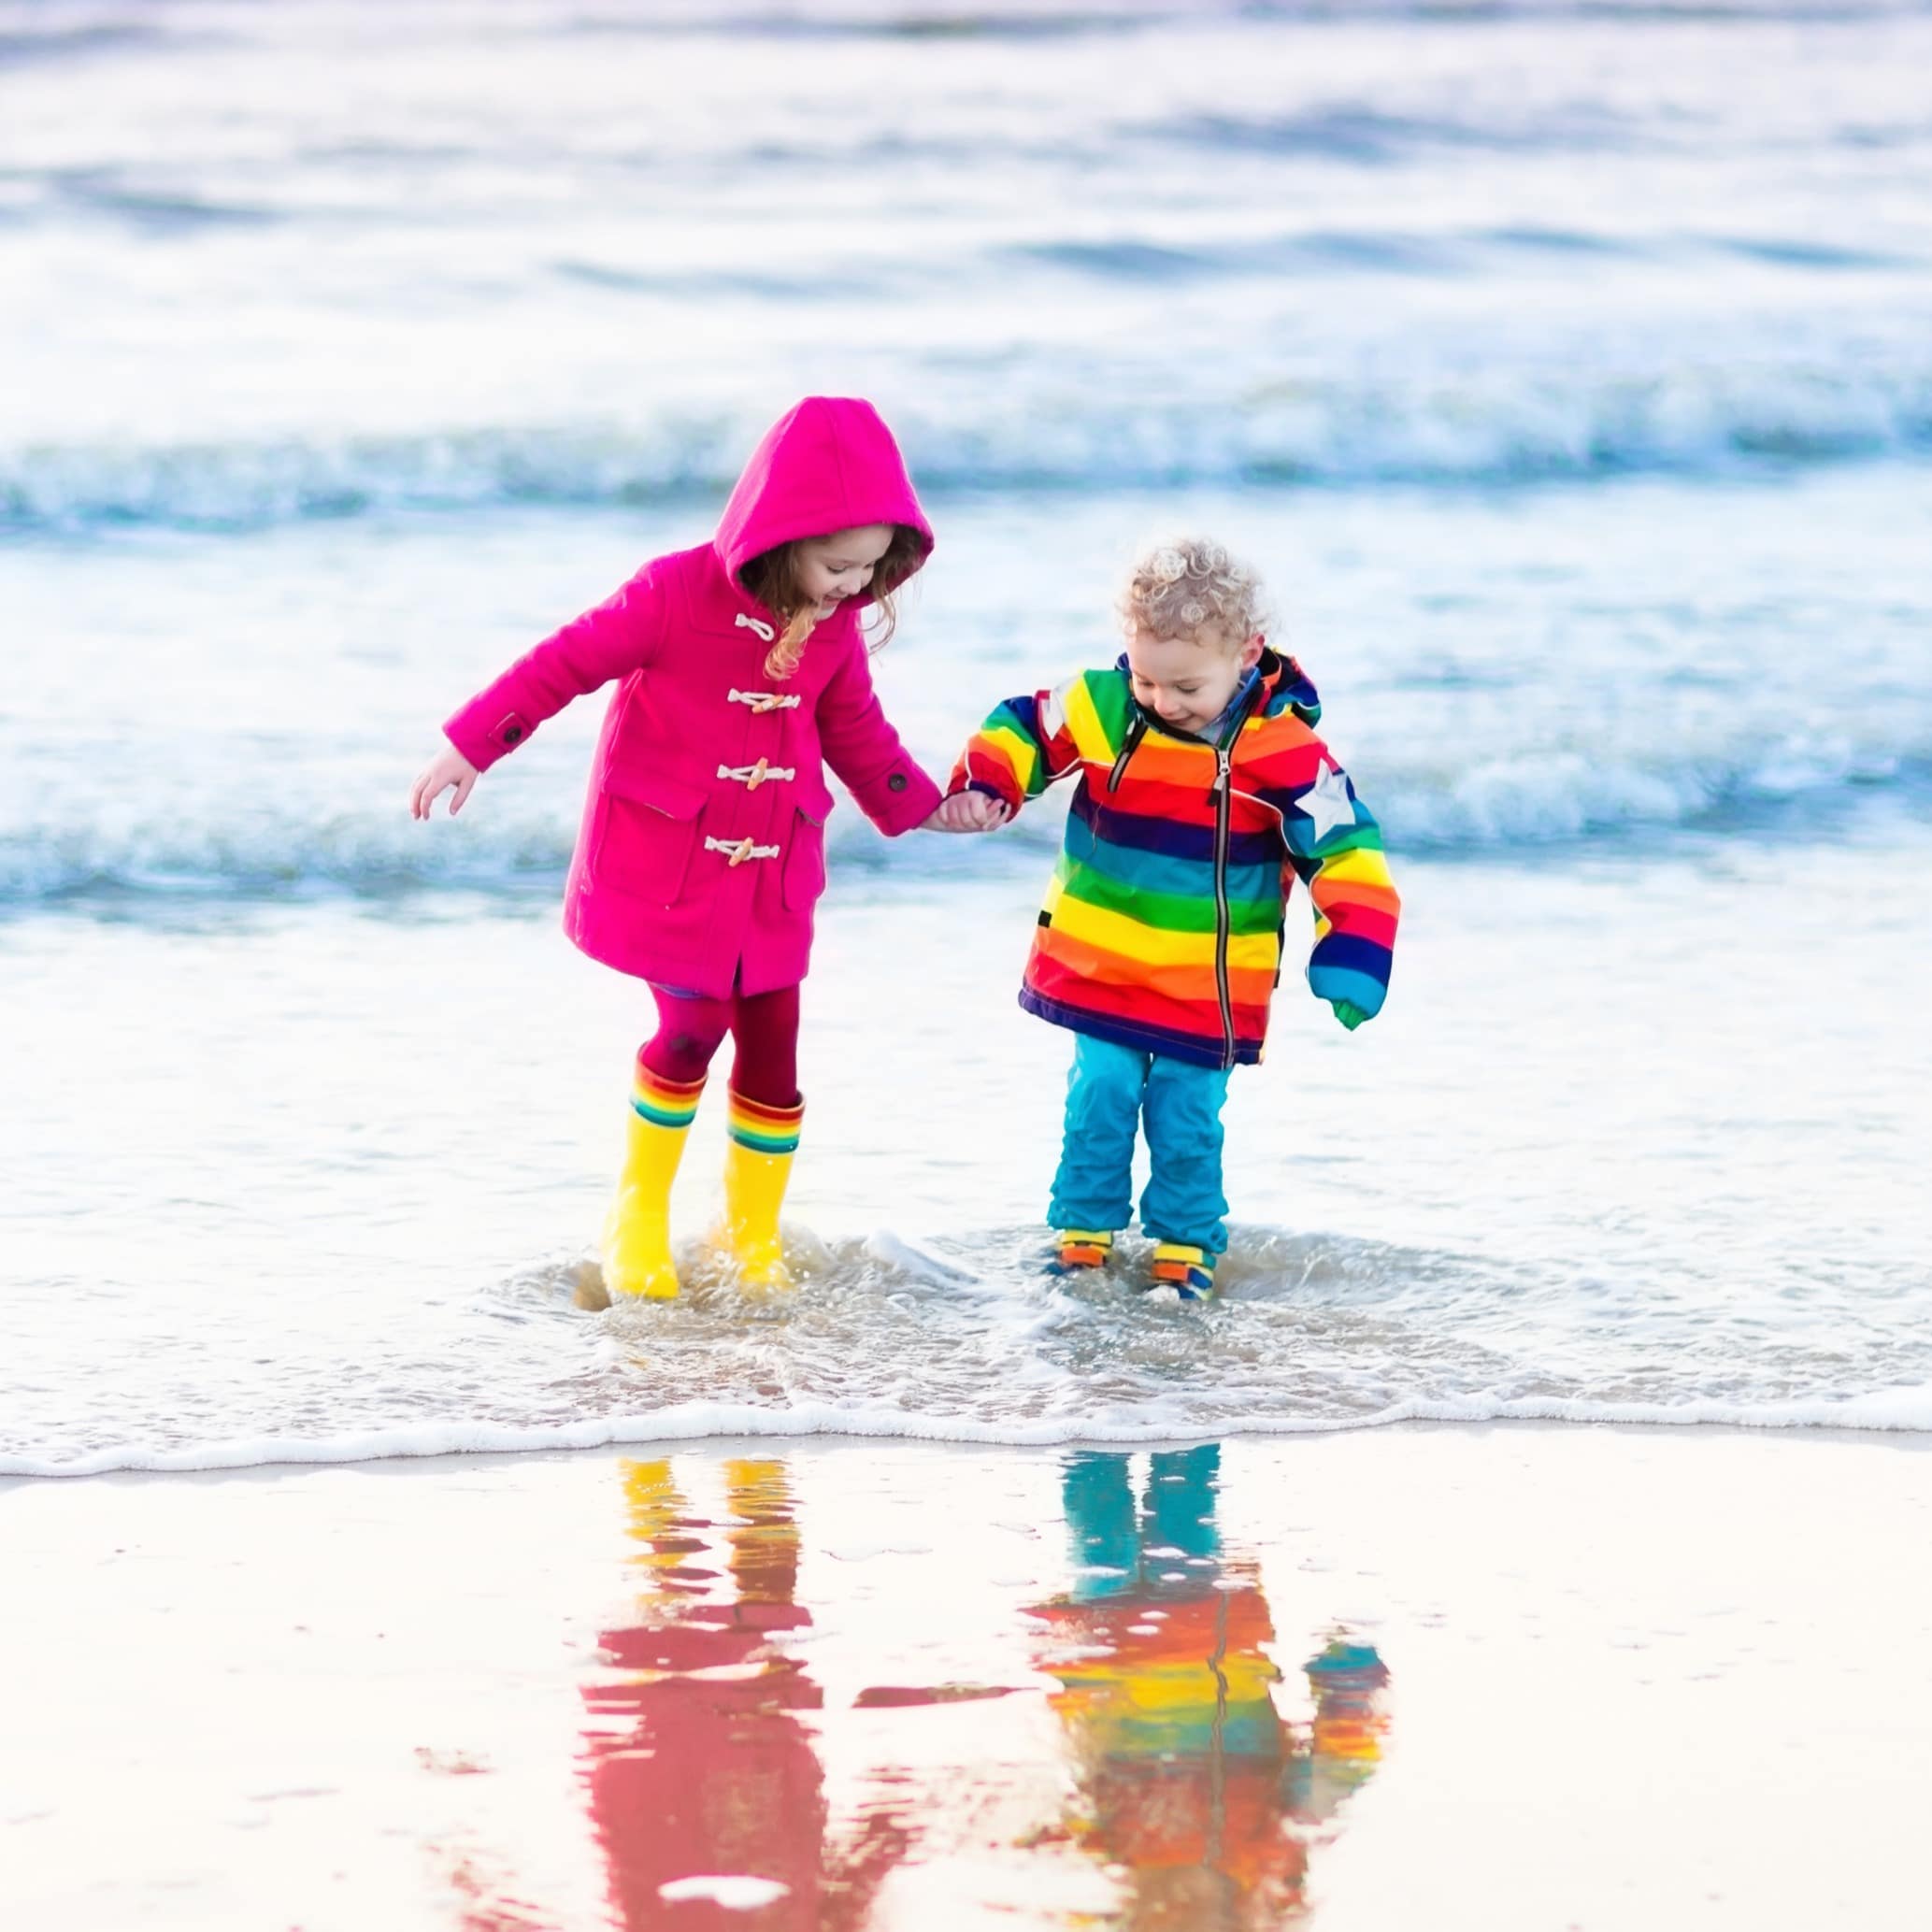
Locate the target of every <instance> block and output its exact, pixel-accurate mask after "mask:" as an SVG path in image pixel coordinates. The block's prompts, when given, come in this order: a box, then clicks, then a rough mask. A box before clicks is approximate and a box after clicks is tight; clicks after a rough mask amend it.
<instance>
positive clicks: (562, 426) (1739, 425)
mask: <svg viewBox="0 0 1932 1932" xmlns="http://www.w3.org/2000/svg"><path fill="white" fill-rule="evenodd" d="M1116 252H1117V251H1116ZM1143 265H1144V263H1143V262H1142V260H1141V257H1139V256H1138V255H1136V254H1134V253H1132V252H1131V251H1130V252H1129V253H1128V254H1126V255H1121V256H1119V258H1118V260H1117V261H1116V263H1115V267H1114V272H1118V273H1122V274H1129V275H1131V274H1135V273H1138V272H1140V268H1141V266H1143ZM894 421H895V423H896V424H897V426H898V427H899V429H900V430H901V433H902V436H903V440H904V442H905V444H906V447H907V450H908V454H909V458H910V461H911V463H912V465H913V468H914V471H915V473H916V475H917V476H918V478H919V480H920V482H921V484H922V486H923V488H925V489H927V490H929V491H932V492H935V493H937V494H944V493H946V492H948V491H963V490H974V491H984V490H1079V491H1088V490H1096V489H1109V488H1114V489H1120V488H1125V489H1132V488H1153V487H1163V488H1167V487H1174V486H1177V485H1189V486H1198V485H1215V484H1220V485H1230V486H1232V485H1246V486H1292V485H1303V486H1320V487H1327V488H1343V489H1346V488H1350V487H1371V486H1377V485H1384V484H1390V483H1406V484H1412V485H1417V486H1424V487H1427V486H1440V487H1471V486H1474V487H1494V486H1498V485H1501V486H1510V485H1526V484H1533V483H1542V482H1551V481H1563V480H1572V481H1574V480H1588V479H1597V478H1604V477H1612V476H1623V475H1630V474H1641V473H1672V474H1682V475H1692V476H1713V477H1715V476H1722V475H1724V474H1725V473H1727V472H1736V471H1739V470H1743V469H1749V468H1751V467H1753V466H1761V465H1764V464H1765V463H1767V462H1775V463H1777V464H1780V465H1801V464H1819V463H1827V462H1843V461H1848V460H1853V459H1858V458H1865V459H1885V458H1898V457H1916V456H1920V455H1923V454H1925V452H1926V451H1932V360H1928V361H1926V362H1925V363H1924V364H1921V365H1913V366H1904V367H1901V366H1896V365H1895V366H1890V367H1888V366H1886V365H1885V364H1884V363H1883V362H1882V360H1881V359H1880V358H1879V357H1877V356H1876V355H1874V356H1871V357H1869V358H1868V359H1866V360H1865V361H1864V362H1862V363H1847V364H1846V365H1842V366H1839V365H1831V364H1825V363H1818V362H1810V361H1796V360H1794V361H1787V362H1785V363H1784V364H1783V365H1776V364H1770V363H1765V362H1760V363H1758V364H1757V365H1744V366H1719V365H1714V364H1713V365H1709V366H1701V365H1700V366H1685V367H1679V368H1676V369H1674V370H1657V371H1653V372H1645V371H1643V370H1642V369H1640V368H1639V369H1636V370H1633V371H1631V372H1629V373H1626V374H1619V375H1600V376H1596V377H1594V378H1593V377H1591V376H1588V375H1583V376H1577V377H1569V378H1566V377H1563V376H1560V375H1558V374H1555V373H1551V374H1548V375H1519V376H1514V377H1512V376H1510V375H1509V374H1506V373H1501V372H1498V373H1496V375H1494V376H1489V377H1483V376H1471V377H1468V378H1465V379H1447V378H1443V379H1431V378H1429V377H1426V376H1421V375H1418V376H1414V377H1407V378H1393V377H1392V378H1390V379H1386V380H1381V381H1370V380H1360V379H1337V380H1327V381H1324V380H1321V379H1313V378H1309V379H1279V380H1269V381H1260V382H1256V383H1253V384H1252V385H1251V386H1249V387H1247V388H1246V389H1243V390H1240V391H1238V392H1236V393H1234V394H1229V395H1227V396H1226V397H1224V398H1223V399H1221V400H1219V401H1212V402H1210V401H1207V400H1198V399H1197V400H1195V401H1194V402H1191V403H1187V404H1178V403H1177V404H1173V405H1156V404H1151V403H1150V404H1144V405H1136V404H1132V403H1118V404H1108V403H1100V404H1097V405H1096V404H1095V401H1094V399H1093V398H1092V396H1091V395H1090V396H1084V397H1082V398H1081V399H1080V402H1079V403H1078V404H1075V403H1072V402H1066V401H1055V400H1054V399H1053V398H1052V397H1051V396H1038V395H1018V394H1016V395H1015V396H1014V397H1013V398H1012V399H1011V400H1009V402H1007V403H1005V404H1003V405H1002V406H1000V407H998V408H981V409H980V412H979V413H977V414H976V415H975V416H974V417H973V418H972V419H971V420H968V421H962V422H951V421H947V420H945V419H944V418H941V417H938V416H936V415H934V414H933V413H931V411H930V409H927V410H925V411H922V409H921V408H920V407H919V406H918V405H917V404H914V405H912V406H911V407H909V408H904V409H898V408H895V409H894ZM760 427H762V424H760V423H756V422H751V420H749V419H747V420H745V421H743V422H740V421H738V420H737V418H736V417H735V416H734V415H733V414H732V413H731V412H729V411H725V410H720V411H717V412H713V413H708V414H704V415H694V416H665V417H664V418H662V419H659V420H655V421H649V422H637V423H630V424H625V423H621V422H578V423H556V424H542V423H536V424H528V425H501V426H479V427H473V428H464V429H451V430H448V431H445V432H438V433H433V434H418V435H394V436H377V435H365V436H341V437H329V436H320V435H310V436H287V437H279V438H262V439H236V440H230V441H221V442H207V443H139V442H129V443H122V444H114V443H106V442H92V443H80V442H75V443H41V444H36V445H26V446H20V445H16V446H14V447H12V448H5V447H0V533H10V534H12V535H14V536H30V537H31V536H35V535H38V534H50V535H57V534H69V533H83V532H86V531H90V530H100V529H111V528H114V527H118V526H127V525H136V526H140V525H160V526H164V527H175V528H183V529H192V530H214V531H220V530H238V529H248V528H254V527H259V526H262V525H266V524H274V523H279V522H292V521H299V520H305V519H321V518H344V517H355V516H362V515H368V514H372V513H381V512H385V511H394V510H407V509H412V508H434V509H475V508H492V507H500V506H509V505H551V506H557V507H576V506H595V505H622V504H632V503H651V502H659V501H667V500H676V499H680V498H686V497H689V496H692V495H694V494H707V495H721V494H723V492H725V491H726V490H728V489H729V487H730V485H731V483H732V481H733V480H734V479H735V478H736V476H737V468H738V465H739V464H740V463H741V462H742V461H743V459H744V453H745V451H746V450H747V449H749V448H750V447H751V444H752V443H753V442H754V441H755V440H756V436H757V433H758V430H759V429H760Z"/></svg>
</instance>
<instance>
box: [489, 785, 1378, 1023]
mask: <svg viewBox="0 0 1932 1932" xmlns="http://www.w3.org/2000/svg"><path fill="white" fill-rule="evenodd" d="M452 809H453V808H452ZM1330 1004H1331V1005H1332V1006H1333V1007H1334V1008H1335V1017H1336V1018H1337V1019H1338V1020H1339V1021H1340V1022H1341V1023H1342V1024H1343V1025H1344V1026H1346V1027H1347V1028H1348V1029H1349V1031H1350V1032H1351V1033H1352V1032H1354V1030H1355V1028H1356V1027H1358V1026H1359V1025H1361V1023H1363V1021H1365V1020H1366V1019H1367V1017H1368V1015H1367V1013H1365V1012H1364V1011H1363V1010H1362V1009H1361V1008H1360V1007H1358V1006H1357V1005H1355V1003H1354V1002H1353V1001H1352V1000H1347V999H1338V1000H1333V1001H1331V1002H1330Z"/></svg>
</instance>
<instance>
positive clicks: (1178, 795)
mask: <svg viewBox="0 0 1932 1932" xmlns="http://www.w3.org/2000/svg"><path fill="white" fill-rule="evenodd" d="M1120 611H1121V616H1122V620H1123V628H1124V630H1125V634H1126V642H1127V649H1126V651H1125V653H1124V654H1123V656H1122V658H1121V659H1120V661H1119V663H1118V664H1117V665H1114V666H1113V667H1112V668H1111V669H1109V670H1104V671H1086V672H1083V673H1081V674H1080V676H1079V677H1077V678H1075V679H1073V680H1071V681H1069V682H1068V683H1066V684H1063V685H1061V686H1060V687H1059V688H1058V689H1057V690H1054V691H1051V692H1040V693H1038V694H1036V695H1034V696H1031V697H1015V698H1009V699H1008V700H1007V701H1006V702H1005V703H1004V704H1002V705H1001V706H1000V707H999V708H997V709H996V710H995V712H994V713H993V715H992V716H991V717H990V718H988V719H987V721H986V723H984V724H983V725H982V726H981V727H980V730H979V731H978V732H977V733H975V735H974V736H973V737H972V739H971V741H970V742H969V743H968V744H967V746H966V751H965V753H964V755H963V756H962V757H961V759H960V761H959V764H958V766H956V767H955V768H954V771H953V774H952V791H953V792H954V793H959V792H962V791H971V792H978V793H980V794H985V795H986V797H987V799H988V801H989V802H988V804H987V805H986V806H985V807H984V808H983V813H984V816H985V821H986V822H987V823H997V822H998V821H999V820H1001V819H1004V818H1005V817H1007V816H1009V815H1010V814H1011V813H1012V812H1014V811H1017V810H1018V809H1020V807H1021V806H1022V805H1023V804H1024V803H1025V802H1026V801H1027V800H1028V799H1031V798H1037V797H1038V796H1039V794H1041V793H1042V792H1043V791H1044V790H1045V789H1046V788H1047V786H1048V785H1050V784H1052V781H1053V780H1055V779H1059V778H1065V777H1066V775H1067V774H1068V773H1070V772H1076V771H1077V772H1078V773H1079V775H1080V777H1079V783H1078V785H1077V786H1076V788H1075V791H1074V795H1073V802H1072V805H1071V807H1070V809H1069V810H1068V812H1067V816H1066V843H1065V847H1064V849H1063V851H1062V852H1061V856H1060V862H1059V864H1058V866H1055V868H1054V872H1053V880H1052V885H1051V886H1050V887H1049V888H1048V891H1047V897H1046V903H1045V906H1044V907H1043V908H1042V909H1041V911H1040V915H1039V923H1038V930H1037V932H1036V933H1035V936H1034V942H1033V951H1032V954H1031V956H1030V957H1029V959H1028V960H1027V963H1026V976H1025V983H1024V985H1023V988H1022V991H1021V994H1020V1004H1021V1005H1022V1006H1023V1007H1024V1008H1025V1009H1027V1011H1028V1012H1032V1013H1038V1015H1039V1016H1040V1018H1041V1019H1043V1020H1050V1021H1052V1023H1054V1024H1055V1025H1057V1026H1065V1027H1067V1028H1069V1029H1070V1030H1071V1031H1072V1032H1073V1033H1074V1034H1075V1035H1076V1036H1078V1038H1077V1039H1076V1041H1075V1051H1074V1063H1073V1072H1072V1076H1071V1079H1070V1080H1069V1082H1068V1087H1067V1096H1066V1138H1065V1144H1064V1149H1063V1152H1062V1155H1061V1160H1060V1167H1059V1171H1058V1173H1057V1174H1056V1175H1055V1177H1054V1181H1053V1195H1052V1203H1051V1205H1050V1207H1049V1209H1048V1219H1049V1220H1050V1222H1051V1223H1052V1226H1053V1227H1054V1228H1055V1230H1056V1231H1057V1236H1058V1245H1059V1257H1058V1264H1057V1265H1058V1266H1059V1267H1062V1268H1064V1269H1067V1270H1072V1269H1078V1268H1089V1267H1103V1266H1104V1265H1105V1264H1106V1263H1107V1261H1108V1260H1109V1257H1110V1254H1111V1252H1112V1246H1113V1237H1114V1234H1115V1232H1116V1231H1117V1230H1119V1229H1121V1228H1123V1227H1125V1226H1126V1225H1127V1224H1128V1222H1129V1220H1130V1219H1131V1218H1132V1215H1131V1209H1132V1192H1131V1178H1132V1168H1133V1159H1134V1141H1135V1136H1136V1133H1137V1131H1138V1129H1139V1128H1140V1127H1141V1126H1142V1125H1144V1126H1145V1129H1146V1134H1147V1144H1148V1152H1149V1154H1150V1156H1151V1158H1152V1177H1151V1178H1150V1180H1149V1181H1148V1185H1147V1189H1146V1191H1145V1193H1144V1194H1143V1195H1142V1196H1141V1201H1140V1221H1141V1225H1142V1227H1143V1228H1144V1229H1145V1230H1146V1232H1147V1233H1148V1234H1149V1235H1151V1236H1152V1238H1153V1240H1154V1242H1155V1244H1156V1245H1155V1249H1154V1258H1153V1279H1154V1281H1155V1282H1156V1283H1166V1284H1171V1285H1172V1286H1173V1287H1174V1288H1175V1289H1176V1290H1178V1292H1179V1293H1180V1295H1181V1297H1182V1298H1183V1299H1186V1300H1199V1299H1206V1298H1207V1297H1209V1295H1211V1294H1212V1292H1213V1286H1214V1269H1215V1264H1216V1262H1217V1260H1218V1259H1219V1257H1220V1256H1221V1255H1222V1253H1223V1252H1225V1249H1226V1246H1227V1226H1226V1222H1225V1219H1224V1217H1225V1215H1226V1213H1227V1201H1226V1198H1225V1196H1224V1194H1223V1192H1222V1178H1221V1154H1222V1126H1221V1109H1222V1107H1223V1105H1224V1102H1225V1100H1226V1097H1227V1078H1228V1073H1229V1071H1230V1070H1231V1069H1232V1068H1233V1067H1235V1066H1238V1065H1241V1064H1243V1063H1246V1062H1254V1061H1258V1060H1259V1059H1260V1058H1261V1054H1262V1048H1263V1044H1264V1042H1265V1040H1266V1038H1267V1018H1268V1006H1269V1002H1270V1000H1271V999H1272V997H1273V994H1274V988H1275V983H1276V981H1277V980H1278V979H1279V978H1280V974H1281V929H1282V921H1283V917H1284V909H1285V906H1286V901H1287V899H1288V896H1289V894H1290V893H1291V892H1292V891H1293V889H1294V882H1295V880H1296V879H1299V880H1302V882H1303V883H1304V884H1305V885H1306V886H1307V887H1308V890H1309V898H1310V899H1311V900H1312V901H1313V905H1314V913H1315V944H1314V950H1313V952H1311V953H1310V955H1309V966H1308V977H1309V985H1310V987H1311V988H1312V989H1313V991H1314V994H1315V996H1316V997H1317V998H1318V999H1324V1000H1326V1001H1328V1002H1329V1004H1330V1005H1331V1006H1332V1007H1333V1008H1334V1009H1335V1015H1336V1017H1337V1019H1338V1020H1339V1021H1340V1022H1341V1023H1342V1024H1343V1025H1344V1026H1346V1027H1348V1028H1349V1029H1350V1030H1351V1031H1352V1030H1353V1029H1354V1028H1355V1027H1357V1026H1359V1025H1360V1024H1361V1023H1362V1022H1363V1021H1364V1020H1367V1019H1370V1018H1372V1017H1373V1016H1374V1015H1375V1014H1376V1013H1377V1012H1378V1011H1380V1010H1381V1003H1382V998H1383V995H1384V994H1385V993H1386V992H1387V989H1388V983H1389V966H1390V953H1391V949H1392V947H1393V946H1394V944H1395V923H1396V918H1397V915H1398V913H1399V910H1400V901H1399V900H1398V899H1397V897H1396V894H1395V886H1394V884H1393V883H1392V882H1391V880H1390V879H1389V872H1388V866H1387V865H1386V863H1385V862H1384V860H1383V857H1382V841H1381V827H1380V826H1379V825H1378V824H1377V823H1376V822H1375V819H1374V816H1373V815H1372V814H1371V813H1370V811H1369V810H1368V808H1367V806H1365V805H1364V804H1363V803H1362V802H1361V801H1360V800H1359V799H1358V798H1357V797H1356V796H1355V790H1354V787H1353V785H1352V783H1351V782H1350V781H1349V778H1348V774H1347V773H1346V772H1344V771H1343V770H1342V768H1341V767H1340V766H1339V765H1338V764H1337V763H1336V761H1335V759H1334V757H1333V756H1332V754H1331V753H1330V752H1329V750H1328V748H1327V746H1326V745H1325V744H1324V742H1323V741H1322V739H1321V738H1320V737H1318V736H1317V735H1316V732H1315V726H1316V724H1317V723H1318V722H1319V721H1320V718H1321V715H1322V710H1321V703H1320V700H1319V699H1318V698H1317V697H1316V695H1315V690H1314V686H1313V685H1312V684H1310V683H1309V680H1308V679H1307V678H1306V677H1304V676H1303V674H1302V672H1301V669H1300V667H1299V666H1298V665H1296V664H1295V660H1294V659H1293V658H1287V657H1281V656H1279V655H1277V654H1276V653H1275V652H1274V651H1270V650H1268V648H1267V641H1266V639H1265V638H1264V637H1263V636H1262V631H1261V624H1262V615H1261V609H1260V584H1259V581H1258V580H1257V579H1256V578H1255V576H1254V574H1253V573H1252V571H1251V570H1249V569H1248V568H1247V567H1246V566H1245V565H1241V564H1240V563H1238V562H1237V561H1236V560H1235V559H1233V558H1231V557H1230V556H1229V555H1228V553H1227V551H1225V550H1224V549H1223V548H1222V547H1221V546H1220V545H1219V544H1217V543H1213V542H1210V541H1209V540H1207V539H1205V538H1187V539H1185V540H1182V541H1179V542H1174V543H1167V544H1163V545H1160V546H1158V547H1156V548H1155V549H1153V550H1152V551H1148V552H1147V553H1146V554H1145V555H1144V556H1143V557H1142V558H1141V559H1140V561H1139V562H1138V564H1137V565H1136V566H1135V568H1134V570H1133V572H1132V574H1131V576H1130V577H1129V579H1128V581H1127V585H1126V588H1125V590H1124V592H1123V594H1122V597H1121V601H1120Z"/></svg>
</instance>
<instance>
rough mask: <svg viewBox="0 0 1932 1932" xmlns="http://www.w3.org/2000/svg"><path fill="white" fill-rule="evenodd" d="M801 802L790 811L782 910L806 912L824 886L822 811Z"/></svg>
mask: <svg viewBox="0 0 1932 1932" xmlns="http://www.w3.org/2000/svg"><path fill="white" fill-rule="evenodd" d="M831 809H832V801H831V800H830V799H829V798H827V799H826V800H825V809H824V810H823V811H816V812H814V811H809V810H808V809H806V808H805V807H804V806H802V805H801V806H800V807H799V808H798V809H797V810H796V811H794V813H793V814H792V836H791V837H790V838H789V839H787V840H786V842H785V862H784V863H785V876H784V880H783V884H784V892H785V910H786V911H787V912H809V911H810V910H811V909H812V908H813V906H815V905H816V904H817V903H818V898H819V894H821V893H823V891H824V890H825V813H826V812H829V811H830V810H831Z"/></svg>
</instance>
